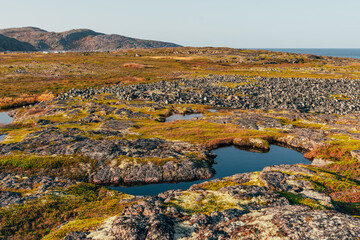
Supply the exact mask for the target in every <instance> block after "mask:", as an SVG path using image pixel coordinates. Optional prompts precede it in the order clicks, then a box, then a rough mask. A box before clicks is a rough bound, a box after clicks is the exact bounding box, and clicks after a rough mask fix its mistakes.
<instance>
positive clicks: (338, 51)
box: [266, 48, 360, 59]
mask: <svg viewBox="0 0 360 240" xmlns="http://www.w3.org/2000/svg"><path fill="white" fill-rule="evenodd" d="M266 50H270V51H276V52H289V53H302V54H313V55H321V56H332V57H346V58H357V59H360V48H267V49H266Z"/></svg>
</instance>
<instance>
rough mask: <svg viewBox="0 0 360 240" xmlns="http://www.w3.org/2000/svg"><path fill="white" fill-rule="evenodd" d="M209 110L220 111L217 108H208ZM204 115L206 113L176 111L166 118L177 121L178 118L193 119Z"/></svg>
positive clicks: (169, 120) (168, 120) (167, 120)
mask: <svg viewBox="0 0 360 240" xmlns="http://www.w3.org/2000/svg"><path fill="white" fill-rule="evenodd" d="M207 110H208V111H209V112H212V113H217V112H219V111H218V110H216V109H207ZM203 115H204V114H202V113H192V114H178V113H175V114H172V115H171V116H169V117H167V118H166V119H165V122H173V121H177V120H191V119H194V118H199V117H202V116H203Z"/></svg>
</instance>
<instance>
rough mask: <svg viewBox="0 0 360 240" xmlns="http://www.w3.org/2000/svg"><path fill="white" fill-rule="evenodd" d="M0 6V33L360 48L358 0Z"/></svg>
mask: <svg viewBox="0 0 360 240" xmlns="http://www.w3.org/2000/svg"><path fill="white" fill-rule="evenodd" d="M0 6H1V10H2V11H1V13H0V28H10V27H24V26H35V27H39V28H42V29H45V30H47V31H66V30H70V29H75V28H89V29H92V30H94V31H97V32H103V33H113V34H120V35H124V36H129V37H135V38H141V39H151V40H161V41H167V42H173V43H177V44H180V45H183V46H195V47H198V46H213V47H233V48H360V31H359V25H360V14H359V10H360V1H359V0H342V1H340V0H301V1H299V0H297V1H295V0H178V1H175V0H131V1H130V0H127V1H124V0H62V1H51V0H11V1H9V0H0Z"/></svg>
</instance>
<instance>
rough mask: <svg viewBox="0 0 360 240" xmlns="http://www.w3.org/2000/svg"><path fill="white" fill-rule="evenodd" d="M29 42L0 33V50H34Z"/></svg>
mask: <svg viewBox="0 0 360 240" xmlns="http://www.w3.org/2000/svg"><path fill="white" fill-rule="evenodd" d="M35 50H36V49H35V47H34V46H33V45H31V44H30V43H26V42H21V41H18V40H16V39H14V38H10V37H6V36H4V35H2V34H0V51H35Z"/></svg>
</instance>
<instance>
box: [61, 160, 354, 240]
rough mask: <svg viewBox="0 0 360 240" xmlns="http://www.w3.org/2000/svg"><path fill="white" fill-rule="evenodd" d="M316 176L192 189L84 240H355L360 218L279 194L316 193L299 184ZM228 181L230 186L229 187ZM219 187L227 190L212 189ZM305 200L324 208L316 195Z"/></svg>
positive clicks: (245, 179)
mask: <svg viewBox="0 0 360 240" xmlns="http://www.w3.org/2000/svg"><path fill="white" fill-rule="evenodd" d="M293 174H295V175H293ZM312 174H315V173H314V172H312V171H311V170H308V169H306V168H303V167H300V166H292V165H280V166H273V167H268V168H266V169H264V170H263V171H261V172H260V173H259V174H256V173H244V174H236V175H234V176H230V177H227V178H224V179H216V180H212V181H209V182H204V183H201V184H197V185H193V186H192V187H191V188H190V189H189V190H185V191H183V190H170V191H167V192H164V193H161V194H159V195H158V196H157V197H147V198H145V199H143V200H140V201H138V202H137V203H135V204H132V205H131V206H128V207H125V209H124V211H123V212H122V214H121V215H120V216H117V217H112V218H109V219H108V220H107V221H106V222H105V223H104V224H103V225H102V226H101V227H100V228H98V229H97V230H92V231H90V232H87V233H86V232H84V233H83V235H81V236H82V237H83V238H81V239H98V238H97V237H98V236H102V237H103V238H106V239H134V240H135V239H145V240H146V239H169V240H173V239H174V240H175V239H189V240H190V239H209V240H210V239H212V240H220V239H269V238H274V239H356V238H357V237H358V236H359V234H360V220H359V219H358V218H356V217H353V216H349V215H346V214H343V213H340V212H337V211H335V210H331V209H332V207H331V206H330V205H328V206H327V207H323V209H322V210H314V209H312V208H310V207H308V206H301V205H292V204H291V203H290V201H288V199H287V198H286V197H284V196H283V195H282V194H281V193H282V192H284V191H289V192H290V193H292V194H298V195H301V194H302V193H304V192H308V191H311V190H313V188H312V184H311V183H310V181H306V180H300V177H301V176H303V177H304V176H309V175H312ZM294 176H296V177H294ZM229 182H231V185H232V186H226V184H229ZM219 184H225V185H224V186H223V187H219V188H218V189H211V190H210V189H209V187H214V186H221V185H219ZM296 186H297V187H296ZM299 186H301V188H300V187H299ZM315 192H316V191H315ZM301 196H303V197H304V198H305V199H309V200H310V201H313V202H316V203H318V204H319V206H325V205H322V204H324V201H322V200H319V199H318V198H316V197H315V198H314V196H312V195H301ZM210 199H211V201H209V200H210ZM76 234H77V235H79V236H80V233H79V232H75V233H70V234H69V235H68V236H67V237H70V236H74V235H76ZM65 239H73V238H65Z"/></svg>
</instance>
